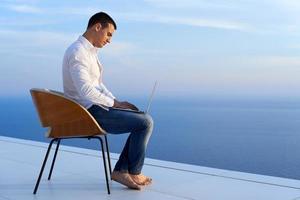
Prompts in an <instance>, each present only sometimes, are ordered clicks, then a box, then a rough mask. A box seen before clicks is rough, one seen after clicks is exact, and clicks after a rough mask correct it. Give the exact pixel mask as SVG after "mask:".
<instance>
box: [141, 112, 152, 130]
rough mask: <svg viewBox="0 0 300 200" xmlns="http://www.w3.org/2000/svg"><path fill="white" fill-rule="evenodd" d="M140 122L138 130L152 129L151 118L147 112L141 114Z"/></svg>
mask: <svg viewBox="0 0 300 200" xmlns="http://www.w3.org/2000/svg"><path fill="white" fill-rule="evenodd" d="M140 122H141V124H140V125H139V129H140V130H145V129H152V127H153V119H152V117H151V116H150V115H149V114H143V115H142V116H140Z"/></svg>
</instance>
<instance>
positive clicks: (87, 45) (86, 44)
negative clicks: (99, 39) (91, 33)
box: [78, 35, 98, 53]
mask: <svg viewBox="0 0 300 200" xmlns="http://www.w3.org/2000/svg"><path fill="white" fill-rule="evenodd" d="M78 40H79V41H80V42H81V43H82V45H83V46H84V47H85V48H86V49H87V50H88V51H90V52H93V53H98V48H97V47H94V45H92V43H90V41H88V40H87V39H86V38H85V37H83V36H82V35H81V36H79V38H78Z"/></svg>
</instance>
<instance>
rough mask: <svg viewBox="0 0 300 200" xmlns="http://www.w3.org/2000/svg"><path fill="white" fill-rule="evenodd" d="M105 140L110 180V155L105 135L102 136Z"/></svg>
mask: <svg viewBox="0 0 300 200" xmlns="http://www.w3.org/2000/svg"><path fill="white" fill-rule="evenodd" d="M104 138H105V146H106V153H107V159H108V168H109V174H110V179H111V162H110V153H109V148H108V141H107V137H106V135H104Z"/></svg>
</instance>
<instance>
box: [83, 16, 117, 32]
mask: <svg viewBox="0 0 300 200" xmlns="http://www.w3.org/2000/svg"><path fill="white" fill-rule="evenodd" d="M97 23H100V24H101V25H102V26H103V27H107V26H108V23H111V24H112V25H113V26H114V28H115V30H117V25H116V23H115V21H114V20H113V19H112V18H111V17H110V16H109V15H108V14H106V13H105V12H98V13H96V14H94V15H93V16H92V17H91V18H90V19H89V23H88V26H87V28H90V27H92V26H94V25H95V24H97Z"/></svg>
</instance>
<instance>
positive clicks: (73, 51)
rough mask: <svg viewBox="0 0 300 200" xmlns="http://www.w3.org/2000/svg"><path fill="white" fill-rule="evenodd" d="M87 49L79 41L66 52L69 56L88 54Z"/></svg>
mask: <svg viewBox="0 0 300 200" xmlns="http://www.w3.org/2000/svg"><path fill="white" fill-rule="evenodd" d="M86 53H87V52H86V49H85V48H84V46H83V45H82V43H81V42H80V41H78V40H76V41H75V42H73V43H72V44H71V45H70V46H69V47H68V48H67V50H66V54H67V55H74V56H75V55H78V54H86Z"/></svg>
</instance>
